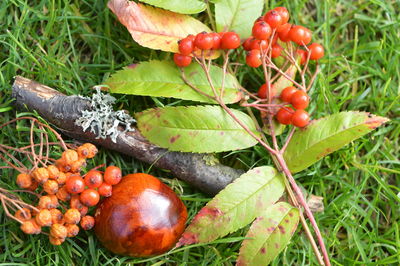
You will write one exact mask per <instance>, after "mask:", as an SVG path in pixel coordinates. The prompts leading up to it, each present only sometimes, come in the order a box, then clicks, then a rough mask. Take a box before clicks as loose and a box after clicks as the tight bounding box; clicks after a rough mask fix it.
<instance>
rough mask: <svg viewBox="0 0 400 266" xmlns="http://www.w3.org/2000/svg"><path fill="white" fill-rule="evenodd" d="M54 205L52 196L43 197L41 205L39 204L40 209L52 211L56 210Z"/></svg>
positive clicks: (40, 200) (40, 201)
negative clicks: (52, 209)
mask: <svg viewBox="0 0 400 266" xmlns="http://www.w3.org/2000/svg"><path fill="white" fill-rule="evenodd" d="M53 205H54V204H53V201H52V199H51V197H50V196H41V197H40V198H39V204H38V207H39V209H51V208H54V206H53Z"/></svg>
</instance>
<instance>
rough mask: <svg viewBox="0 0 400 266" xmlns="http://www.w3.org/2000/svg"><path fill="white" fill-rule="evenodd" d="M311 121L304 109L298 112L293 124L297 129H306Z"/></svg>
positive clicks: (295, 114) (294, 116)
mask: <svg viewBox="0 0 400 266" xmlns="http://www.w3.org/2000/svg"><path fill="white" fill-rule="evenodd" d="M309 121H310V116H309V115H308V113H307V112H306V111H304V110H302V109H299V110H296V112H294V114H293V117H292V124H293V125H294V126H296V127H305V126H307V125H308V122H309Z"/></svg>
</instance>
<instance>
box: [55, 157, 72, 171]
mask: <svg viewBox="0 0 400 266" xmlns="http://www.w3.org/2000/svg"><path fill="white" fill-rule="evenodd" d="M56 166H57V168H58V170H60V171H61V172H64V173H66V172H69V171H70V170H71V166H70V165H67V164H66V163H65V161H64V160H63V159H58V160H57V161H56Z"/></svg>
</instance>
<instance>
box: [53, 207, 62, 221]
mask: <svg viewBox="0 0 400 266" xmlns="http://www.w3.org/2000/svg"><path fill="white" fill-rule="evenodd" d="M50 214H51V223H52V224H62V222H63V214H62V212H61V211H60V210H58V209H51V210H50Z"/></svg>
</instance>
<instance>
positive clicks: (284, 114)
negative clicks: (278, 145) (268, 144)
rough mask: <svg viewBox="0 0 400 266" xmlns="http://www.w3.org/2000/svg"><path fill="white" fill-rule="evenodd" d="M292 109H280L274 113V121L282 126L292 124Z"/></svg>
mask: <svg viewBox="0 0 400 266" xmlns="http://www.w3.org/2000/svg"><path fill="white" fill-rule="evenodd" d="M293 112H294V111H293V109H292V108H290V107H282V108H281V109H279V111H278V112H277V113H276V119H277V120H278V122H279V123H281V124H283V125H289V124H291V123H292V116H293Z"/></svg>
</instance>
